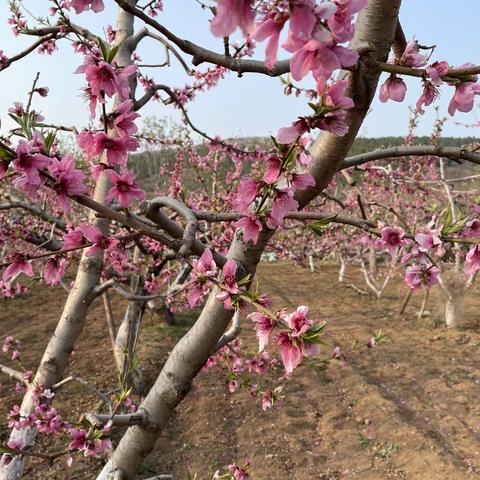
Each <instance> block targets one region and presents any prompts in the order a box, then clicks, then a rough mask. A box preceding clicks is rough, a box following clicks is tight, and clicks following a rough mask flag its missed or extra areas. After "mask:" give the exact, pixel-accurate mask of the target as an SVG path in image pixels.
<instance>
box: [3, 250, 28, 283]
mask: <svg viewBox="0 0 480 480" xmlns="http://www.w3.org/2000/svg"><path fill="white" fill-rule="evenodd" d="M11 258H12V262H13V263H11V264H10V265H9V266H8V267H7V268H6V269H5V271H4V272H3V277H2V279H3V281H4V282H8V281H9V280H10V279H11V278H13V277H14V276H15V275H19V274H20V273H24V274H25V275H27V277H33V269H32V265H31V264H30V261H29V260H28V257H27V255H26V254H25V253H14V254H12V256H11Z"/></svg>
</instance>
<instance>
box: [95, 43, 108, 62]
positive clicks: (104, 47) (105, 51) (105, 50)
mask: <svg viewBox="0 0 480 480" xmlns="http://www.w3.org/2000/svg"><path fill="white" fill-rule="evenodd" d="M98 43H99V46H100V50H101V51H102V55H103V59H104V60H105V61H106V62H108V53H109V51H108V50H109V49H108V45H107V44H106V43H105V42H104V41H103V40H102V39H101V38H99V39H98Z"/></svg>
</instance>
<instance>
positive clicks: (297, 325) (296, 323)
mask: <svg viewBox="0 0 480 480" xmlns="http://www.w3.org/2000/svg"><path fill="white" fill-rule="evenodd" d="M287 324H288V326H289V327H290V328H291V329H292V330H293V333H292V335H293V336H294V337H298V336H300V335H302V333H305V332H306V331H308V330H309V329H310V327H311V326H312V325H313V324H314V322H313V320H310V319H309V318H308V307H306V306H305V305H301V306H300V307H298V308H297V310H296V311H295V312H293V313H292V314H291V315H289V316H288V317H287Z"/></svg>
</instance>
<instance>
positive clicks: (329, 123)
mask: <svg viewBox="0 0 480 480" xmlns="http://www.w3.org/2000/svg"><path fill="white" fill-rule="evenodd" d="M346 118H347V112H346V111H345V110H336V111H334V112H329V113H327V114H325V116H324V117H323V118H322V119H320V120H318V121H317V122H316V124H315V127H317V128H321V129H322V130H326V131H327V132H331V133H333V134H334V135H337V136H339V137H343V136H344V135H346V134H347V132H348V125H347V122H346Z"/></svg>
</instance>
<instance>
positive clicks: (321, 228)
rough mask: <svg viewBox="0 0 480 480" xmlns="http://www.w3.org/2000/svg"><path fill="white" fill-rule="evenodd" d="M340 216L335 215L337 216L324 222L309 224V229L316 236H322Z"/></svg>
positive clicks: (325, 219) (323, 220)
mask: <svg viewBox="0 0 480 480" xmlns="http://www.w3.org/2000/svg"><path fill="white" fill-rule="evenodd" d="M337 215H338V214H335V215H332V216H330V217H327V218H324V219H322V220H319V221H318V222H314V223H308V224H307V227H308V228H309V229H310V230H311V231H312V232H313V233H314V234H315V235H318V236H321V235H323V234H324V233H325V232H326V230H327V226H328V224H329V223H331V222H332V220H334V219H335V218H336V217H337Z"/></svg>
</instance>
